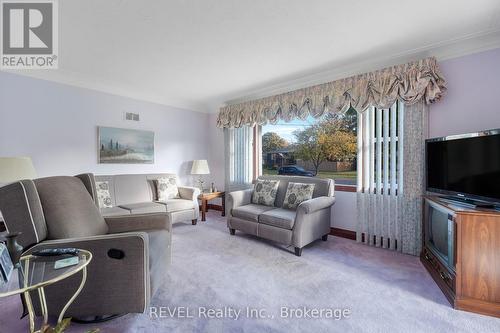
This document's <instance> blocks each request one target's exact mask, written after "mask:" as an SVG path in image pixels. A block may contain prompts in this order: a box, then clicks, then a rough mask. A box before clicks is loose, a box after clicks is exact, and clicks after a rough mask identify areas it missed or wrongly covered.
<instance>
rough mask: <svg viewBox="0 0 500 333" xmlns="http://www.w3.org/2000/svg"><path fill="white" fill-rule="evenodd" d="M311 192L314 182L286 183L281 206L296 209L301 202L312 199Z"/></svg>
mask: <svg viewBox="0 0 500 333" xmlns="http://www.w3.org/2000/svg"><path fill="white" fill-rule="evenodd" d="M313 192H314V184H304V183H288V187H287V189H286V194H285V200H284V201H283V208H285V209H297V206H298V205H299V204H300V203H301V202H303V201H306V200H310V199H312V196H313Z"/></svg>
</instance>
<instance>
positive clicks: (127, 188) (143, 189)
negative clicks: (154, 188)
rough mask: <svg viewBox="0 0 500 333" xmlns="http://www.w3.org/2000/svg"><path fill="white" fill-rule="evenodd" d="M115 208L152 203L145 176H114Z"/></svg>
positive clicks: (151, 195) (151, 194)
mask: <svg viewBox="0 0 500 333" xmlns="http://www.w3.org/2000/svg"><path fill="white" fill-rule="evenodd" d="M113 180H114V186H115V201H116V206H122V205H128V204H133V203H136V202H147V201H150V202H152V201H153V193H152V192H151V188H150V187H149V184H148V180H147V176H146V175H117V176H114V179H113Z"/></svg>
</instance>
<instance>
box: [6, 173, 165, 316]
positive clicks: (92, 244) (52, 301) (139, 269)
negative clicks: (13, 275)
mask: <svg viewBox="0 0 500 333" xmlns="http://www.w3.org/2000/svg"><path fill="white" fill-rule="evenodd" d="M95 193H96V191H95V182H94V176H93V175H92V174H83V175H79V176H76V177H65V176H63V177H49V178H40V179H36V180H34V181H31V180H23V181H19V182H15V183H12V184H10V185H7V186H5V187H2V188H0V210H1V211H2V214H3V217H4V220H5V224H6V227H7V230H8V231H9V232H22V234H21V235H20V236H19V238H18V242H19V244H21V245H22V246H23V247H24V251H25V252H24V253H23V255H25V254H29V253H31V252H33V251H35V250H41V249H50V248H60V247H75V248H80V249H85V250H88V251H90V252H91V253H92V255H93V259H92V261H91V262H90V264H89V266H88V268H87V270H88V276H87V281H86V284H85V286H84V288H83V290H82V292H81V293H80V294H79V296H78V297H77V298H76V300H75V301H74V302H73V303H72V305H71V306H70V307H69V309H68V310H67V311H66V315H67V316H68V317H73V318H82V319H83V318H88V317H96V318H102V317H109V316H113V315H118V314H125V313H133V312H136V313H142V312H144V311H145V310H146V308H147V307H148V304H149V301H150V299H151V297H152V295H154V293H155V292H156V290H157V289H158V287H159V286H161V284H162V283H163V280H164V278H165V277H166V273H167V268H168V266H169V264H170V247H171V224H170V221H169V218H168V216H167V213H166V212H165V213H152V214H151V213H150V214H136V215H128V216H112V217H107V218H106V219H104V218H103V217H102V215H101V214H100V212H99V209H98V207H97V206H96V204H95V201H94V197H95V195H96V194H95ZM110 250H112V251H111V252H110ZM117 253H118V254H119V255H116V254H117ZM80 282H81V275H79V274H76V275H75V276H72V277H70V278H67V279H65V280H62V281H60V282H58V283H56V284H54V285H51V286H48V287H46V288H45V293H46V299H47V305H48V309H49V311H51V313H58V312H60V311H61V309H62V308H63V307H64V305H65V303H66V302H67V301H68V300H69V299H70V297H71V296H72V295H73V293H74V292H75V290H76V289H77V288H78V286H79V284H80ZM33 296H35V295H33ZM37 299H38V297H33V300H34V301H35V302H34V307H35V311H36V312H37V313H38V314H40V312H41V311H40V306H39V304H38V303H37V302H36V300H37Z"/></svg>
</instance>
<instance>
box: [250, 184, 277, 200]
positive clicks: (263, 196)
mask: <svg viewBox="0 0 500 333" xmlns="http://www.w3.org/2000/svg"><path fill="white" fill-rule="evenodd" d="M279 184H280V181H279V180H263V179H260V180H257V182H256V183H255V187H254V190H253V194H252V203H254V204H258V205H265V206H274V201H275V200H276V194H277V193H278V185H279Z"/></svg>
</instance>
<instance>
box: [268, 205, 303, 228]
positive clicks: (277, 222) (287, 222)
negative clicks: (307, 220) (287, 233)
mask: <svg viewBox="0 0 500 333" xmlns="http://www.w3.org/2000/svg"><path fill="white" fill-rule="evenodd" d="M296 213H297V212H296V211H294V210H289V209H283V208H276V209H273V210H268V211H267V212H264V213H262V214H260V215H259V223H263V224H267V225H272V226H275V227H279V228H283V229H289V230H291V229H292V228H293V225H294V224H295V215H296Z"/></svg>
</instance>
